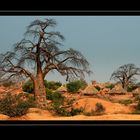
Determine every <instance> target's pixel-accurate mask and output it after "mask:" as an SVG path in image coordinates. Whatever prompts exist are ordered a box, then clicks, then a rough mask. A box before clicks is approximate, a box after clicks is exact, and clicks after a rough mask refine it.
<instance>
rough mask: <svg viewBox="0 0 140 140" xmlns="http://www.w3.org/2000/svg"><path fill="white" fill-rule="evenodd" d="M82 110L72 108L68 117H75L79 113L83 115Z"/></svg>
mask: <svg viewBox="0 0 140 140" xmlns="http://www.w3.org/2000/svg"><path fill="white" fill-rule="evenodd" d="M83 111H84V109H83V108H82V107H81V108H76V109H74V108H72V110H71V111H70V115H71V116H75V115H79V114H81V113H83Z"/></svg>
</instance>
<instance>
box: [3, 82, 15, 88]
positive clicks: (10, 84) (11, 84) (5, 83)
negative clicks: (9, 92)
mask: <svg viewBox="0 0 140 140" xmlns="http://www.w3.org/2000/svg"><path fill="white" fill-rule="evenodd" d="M2 85H3V86H4V87H10V86H13V85H15V83H14V82H12V81H6V82H3V83H2Z"/></svg>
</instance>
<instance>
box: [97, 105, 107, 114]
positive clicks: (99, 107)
mask: <svg viewBox="0 0 140 140" xmlns="http://www.w3.org/2000/svg"><path fill="white" fill-rule="evenodd" d="M104 111H105V108H104V106H103V105H102V104H101V103H96V107H95V112H96V113H103V112H104Z"/></svg>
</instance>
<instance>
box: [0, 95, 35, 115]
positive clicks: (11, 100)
mask: <svg viewBox="0 0 140 140" xmlns="http://www.w3.org/2000/svg"><path fill="white" fill-rule="evenodd" d="M30 107H34V100H33V98H32V97H27V96H26V95H24V94H19V95H11V93H8V94H7V95H6V96H5V97H4V98H3V99H1V100H0V113H2V114H5V115H8V116H10V117H16V116H22V115H24V114H26V113H27V110H28V108H30Z"/></svg>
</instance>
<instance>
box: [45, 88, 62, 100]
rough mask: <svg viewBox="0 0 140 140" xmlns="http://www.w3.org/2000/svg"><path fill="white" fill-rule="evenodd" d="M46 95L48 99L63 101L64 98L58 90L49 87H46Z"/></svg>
mask: <svg viewBox="0 0 140 140" xmlns="http://www.w3.org/2000/svg"><path fill="white" fill-rule="evenodd" d="M46 96H47V99H48V100H53V101H63V100H64V98H65V97H64V96H63V95H62V94H61V93H60V92H53V91H52V90H50V89H46Z"/></svg>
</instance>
